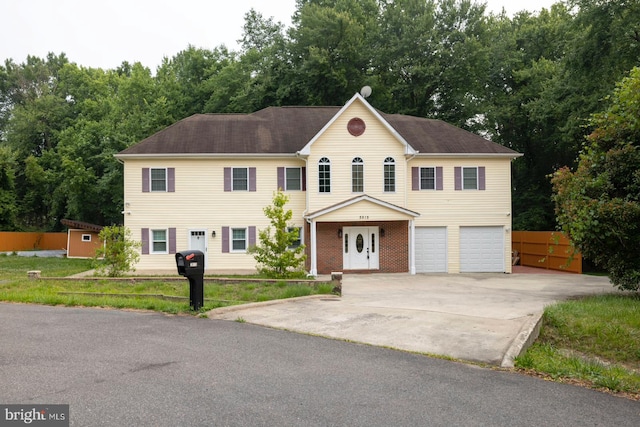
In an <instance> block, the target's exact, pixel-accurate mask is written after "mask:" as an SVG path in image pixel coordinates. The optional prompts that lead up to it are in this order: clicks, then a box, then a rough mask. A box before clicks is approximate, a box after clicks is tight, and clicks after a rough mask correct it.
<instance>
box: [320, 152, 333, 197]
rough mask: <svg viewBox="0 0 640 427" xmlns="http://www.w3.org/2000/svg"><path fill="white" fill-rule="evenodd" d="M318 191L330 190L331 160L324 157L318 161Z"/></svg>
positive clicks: (325, 191)
mask: <svg viewBox="0 0 640 427" xmlns="http://www.w3.org/2000/svg"><path fill="white" fill-rule="evenodd" d="M318 192H320V193H330V192H331V161H330V160H329V159H328V158H326V157H323V158H321V159H320V160H319V161H318Z"/></svg>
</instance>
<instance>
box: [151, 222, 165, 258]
mask: <svg viewBox="0 0 640 427" xmlns="http://www.w3.org/2000/svg"><path fill="white" fill-rule="evenodd" d="M154 231H164V232H165V239H166V240H164V242H165V243H166V248H167V249H166V250H164V251H154V250H153V243H154V242H155V240H153V232H154ZM158 242H160V240H158ZM168 253H169V229H168V228H149V255H164V254H168Z"/></svg>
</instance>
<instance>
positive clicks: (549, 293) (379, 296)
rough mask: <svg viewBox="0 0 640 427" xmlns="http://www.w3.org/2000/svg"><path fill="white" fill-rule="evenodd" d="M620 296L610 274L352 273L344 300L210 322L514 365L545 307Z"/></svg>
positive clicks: (228, 313)
mask: <svg viewBox="0 0 640 427" xmlns="http://www.w3.org/2000/svg"><path fill="white" fill-rule="evenodd" d="M612 292H615V288H614V287H613V286H612V285H611V283H610V282H609V280H608V279H607V278H606V277H595V276H586V275H576V274H567V273H559V274H429V275H424V274H417V275H409V274H367V275H364V274H361V275H358V274H354V275H345V276H344V278H343V282H342V297H331V296H326V295H325V296H314V297H306V298H300V299H295V300H283V301H280V302H277V303H258V304H251V305H248V306H238V307H226V308H221V309H215V310H212V311H210V312H209V313H208V315H209V317H210V318H215V319H227V320H238V319H243V320H244V321H246V322H248V323H253V324H258V325H263V326H268V327H272V328H279V329H286V330H290V331H295V332H301V333H307V334H313V335H319V336H324V337H330V338H338V339H344V340H350V341H354V342H359V343H366V344H372V345H376V346H385V347H392V348H397V349H401V350H408V351H415V352H421V353H429V354H434V355H443V356H450V357H453V358H456V359H462V360H469V361H477V362H485V363H490V364H493V365H501V366H504V367H512V366H513V358H514V357H516V356H518V354H519V353H520V351H521V350H522V349H523V348H524V347H525V346H526V345H527V342H528V341H529V340H533V339H535V338H536V337H537V332H538V330H537V326H538V325H539V321H540V317H541V315H542V311H543V309H544V307H545V306H546V305H548V304H551V303H554V302H556V301H559V300H564V299H567V298H571V297H576V296H581V295H590V294H599V293H600V294H602V293H612Z"/></svg>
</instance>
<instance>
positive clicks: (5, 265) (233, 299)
mask: <svg viewBox="0 0 640 427" xmlns="http://www.w3.org/2000/svg"><path fill="white" fill-rule="evenodd" d="M90 268H91V261H90V260H77V259H66V258H33V257H18V256H0V301H11V302H23V303H36V304H47V305H67V306H89V307H113V308H130V309H142V310H154V311H161V312H166V313H188V312H191V309H190V306H189V300H188V297H189V282H188V280H187V279H184V280H179V281H162V279H160V278H159V279H158V280H151V281H144V282H142V281H139V282H135V281H134V280H131V281H112V280H107V279H105V280H65V279H64V276H68V275H72V274H75V273H80V272H82V271H86V270H88V269H90ZM29 270H40V271H42V277H48V278H58V277H59V278H60V279H59V280H29V279H28V278H27V271H29ZM331 289H332V286H331V284H329V283H326V284H325V283H314V285H313V286H306V285H290V284H288V283H286V282H284V281H283V282H259V283H256V282H252V283H246V284H243V283H211V282H205V284H204V298H205V302H204V307H203V309H202V310H201V311H207V310H211V309H214V308H218V307H223V306H228V305H237V304H244V303H249V302H259V301H269V300H274V299H284V298H292V297H296V296H303V295H312V294H323V293H331ZM88 294H94V295H88ZM145 294H146V295H145ZM152 295H164V296H167V297H169V298H161V297H158V296H152ZM170 297H183V298H184V299H183V300H181V299H171V298H170Z"/></svg>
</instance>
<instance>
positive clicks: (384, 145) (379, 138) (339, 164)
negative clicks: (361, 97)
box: [307, 102, 407, 212]
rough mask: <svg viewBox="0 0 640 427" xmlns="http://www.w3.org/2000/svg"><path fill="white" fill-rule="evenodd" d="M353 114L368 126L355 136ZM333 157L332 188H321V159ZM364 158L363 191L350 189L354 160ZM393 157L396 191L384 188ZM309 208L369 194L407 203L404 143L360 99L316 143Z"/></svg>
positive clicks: (310, 166) (309, 168) (310, 170)
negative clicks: (386, 169)
mask: <svg viewBox="0 0 640 427" xmlns="http://www.w3.org/2000/svg"><path fill="white" fill-rule="evenodd" d="M354 117H359V118H361V119H362V120H364V122H365V125H366V130H365V132H364V134H362V135H361V136H358V137H355V136H352V135H351V134H350V133H349V132H348V130H347V123H348V122H349V120H351V119H352V118H354ZM322 157H327V158H328V159H329V160H331V192H330V193H319V192H318V160H320V159H321V158H322ZM354 157H360V158H361V159H362V160H363V161H364V192H362V193H353V192H352V191H351V162H352V160H353V159H354ZM387 157H392V158H393V159H394V160H395V165H396V168H395V169H396V191H395V192H393V193H391V192H384V160H385V159H386V158H387ZM307 171H308V179H307V191H308V192H309V211H310V212H314V211H318V210H320V209H323V208H325V207H327V206H331V205H334V204H337V203H340V202H343V201H344V200H346V199H349V198H352V197H355V196H358V195H361V194H367V195H369V196H371V197H375V198H377V199H381V200H384V201H386V202H389V203H392V204H394V205H397V206H401V207H405V203H406V200H405V194H404V191H405V185H406V176H407V170H406V162H405V157H404V146H403V145H402V144H401V143H400V142H399V141H398V140H397V139H395V137H394V136H393V135H392V134H391V133H390V132H389V131H388V130H387V128H385V127H384V125H383V124H382V123H380V121H379V120H378V119H377V118H376V117H375V116H374V115H373V114H372V113H371V112H370V111H369V110H368V109H367V108H365V107H364V106H363V105H362V104H361V103H360V102H354V103H353V104H351V106H350V107H349V108H348V109H347V110H345V111H344V112H343V114H342V115H341V116H340V117H338V118H337V119H336V121H335V122H333V123H332V125H331V126H330V127H329V128H328V129H326V131H325V132H324V133H323V134H322V135H321V136H320V137H319V138H318V139H317V140H316V141H315V142H314V143H313V145H312V146H311V152H310V155H309V159H308V165H307Z"/></svg>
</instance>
